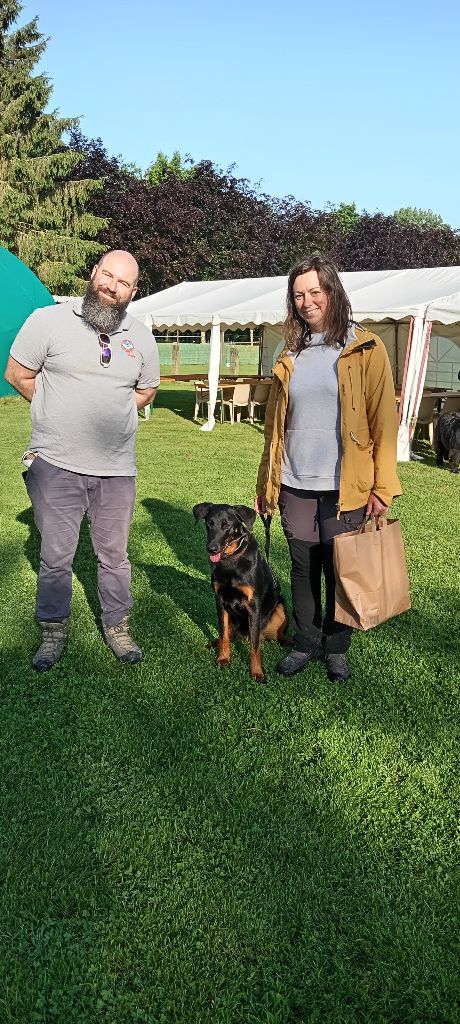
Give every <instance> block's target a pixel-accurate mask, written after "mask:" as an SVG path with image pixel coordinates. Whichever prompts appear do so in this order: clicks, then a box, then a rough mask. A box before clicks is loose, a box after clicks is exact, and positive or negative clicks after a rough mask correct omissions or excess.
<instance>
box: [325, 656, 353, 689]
mask: <svg viewBox="0 0 460 1024" xmlns="http://www.w3.org/2000/svg"><path fill="white" fill-rule="evenodd" d="M326 668H327V678H328V679H329V680H330V682H331V683H343V682H345V681H346V680H347V679H349V678H350V676H351V668H350V666H349V664H348V661H347V659H346V657H345V655H344V654H326Z"/></svg>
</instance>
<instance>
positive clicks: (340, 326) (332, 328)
mask: <svg viewBox="0 0 460 1024" xmlns="http://www.w3.org/2000/svg"><path fill="white" fill-rule="evenodd" d="M309 270H316V273H317V274H318V280H319V283H320V285H321V288H322V289H323V291H325V292H326V295H327V300H328V304H327V310H326V324H325V327H326V331H325V337H324V342H325V344H326V345H331V346H332V347H334V346H337V347H339V346H340V345H343V343H344V342H345V340H346V337H347V331H348V328H349V326H350V323H352V312H351V306H350V300H349V298H348V295H347V293H346V291H345V289H344V287H343V284H342V282H341V280H340V277H339V275H338V271H337V267H336V266H335V265H334V263H332V261H331V260H328V259H327V258H326V257H325V256H312V257H311V258H310V259H305V260H301V262H300V263H296V265H295V267H293V268H292V270H291V272H290V274H289V278H288V291H287V310H288V313H287V317H286V320H285V322H284V337H285V340H286V347H287V348H289V350H290V351H291V352H301V351H302V349H303V348H307V346H308V345H309V344H310V340H311V331H310V328H309V326H308V324H307V323H306V322H305V320H303V319H302V317H301V316H300V313H298V312H297V309H296V305H295V302H294V284H295V280H296V278H297V277H299V275H300V274H306V273H307V272H308V271H309Z"/></svg>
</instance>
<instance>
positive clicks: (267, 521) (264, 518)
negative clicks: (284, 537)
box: [259, 512, 281, 594]
mask: <svg viewBox="0 0 460 1024" xmlns="http://www.w3.org/2000/svg"><path fill="white" fill-rule="evenodd" d="M259 515H260V518H261V520H262V522H263V524H264V530H265V557H266V559H267V564H268V568H269V569H270V573H271V577H272V580H273V586H274V588H275V590H276V591H277V593H278V594H281V587H280V581H279V579H278V577H277V575H276V572H275V570H274V568H273V566H272V565H270V560H269V554H270V527H271V525H272V518H273V517H272V516H271V515H269V513H268V512H266V513H265V515H262V512H259Z"/></svg>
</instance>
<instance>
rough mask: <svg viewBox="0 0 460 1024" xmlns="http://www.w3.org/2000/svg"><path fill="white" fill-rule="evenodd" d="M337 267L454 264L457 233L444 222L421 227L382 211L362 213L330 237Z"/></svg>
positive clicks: (459, 255)
mask: <svg viewBox="0 0 460 1024" xmlns="http://www.w3.org/2000/svg"><path fill="white" fill-rule="evenodd" d="M329 251H330V253H331V255H332V256H333V258H334V259H335V260H336V262H337V264H338V266H339V268H340V269H341V270H404V269H405V268H409V267H443V266H456V265H457V264H459V263H460V233H459V232H458V231H454V230H453V229H452V228H450V227H448V226H447V225H444V226H442V227H422V226H420V225H418V224H411V223H409V222H407V221H404V220H403V221H401V220H398V219H397V218H395V217H385V216H384V215H383V214H382V213H376V214H373V215H371V214H368V213H363V214H362V215H361V216H360V218H359V221H358V222H357V224H356V225H355V227H354V228H353V229H352V230H351V231H344V232H343V233H342V234H341V235H338V236H336V237H335V238H333V239H331V245H330V250H329Z"/></svg>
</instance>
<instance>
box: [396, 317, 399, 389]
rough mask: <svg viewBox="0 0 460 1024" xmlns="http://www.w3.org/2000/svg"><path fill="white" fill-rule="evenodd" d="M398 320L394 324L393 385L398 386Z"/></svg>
mask: <svg viewBox="0 0 460 1024" xmlns="http://www.w3.org/2000/svg"><path fill="white" fill-rule="evenodd" d="M398 329H399V320H396V323H395V385H396V387H397V386H398V377H399V352H398V333H399V330H398Z"/></svg>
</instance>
